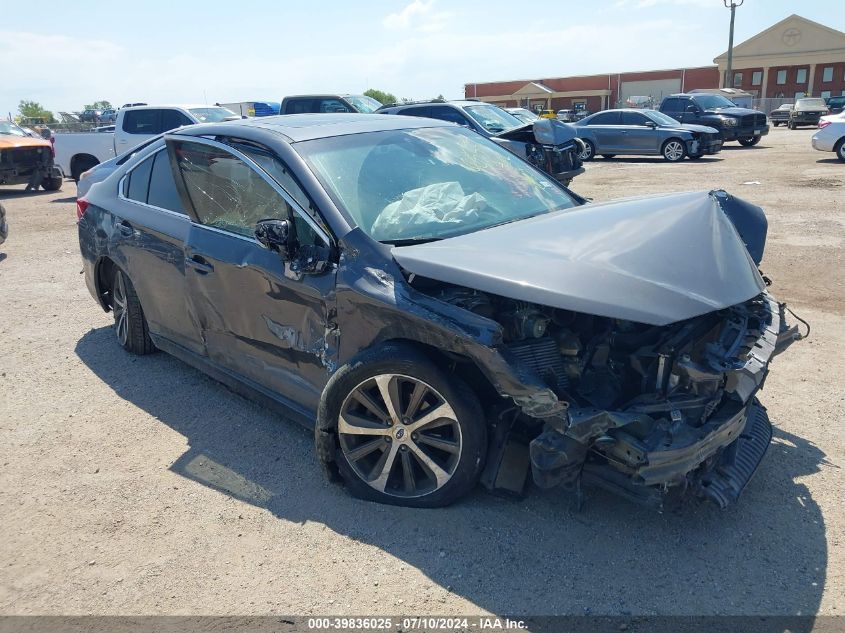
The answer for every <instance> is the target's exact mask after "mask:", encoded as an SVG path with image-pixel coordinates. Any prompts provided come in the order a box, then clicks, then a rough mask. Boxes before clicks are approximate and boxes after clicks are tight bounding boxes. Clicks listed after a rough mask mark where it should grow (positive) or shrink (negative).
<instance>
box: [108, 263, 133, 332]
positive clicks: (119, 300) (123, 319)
mask: <svg viewBox="0 0 845 633" xmlns="http://www.w3.org/2000/svg"><path fill="white" fill-rule="evenodd" d="M112 310H113V311H114V324H115V325H114V328H115V334H117V340H118V341H119V342H120V344H121V345H124V346H125V345H126V341H127V340H128V339H129V312H128V311H127V309H126V282H125V281H124V279H123V273H122V272H118V273H117V275H115V284H114V290H113V291H112Z"/></svg>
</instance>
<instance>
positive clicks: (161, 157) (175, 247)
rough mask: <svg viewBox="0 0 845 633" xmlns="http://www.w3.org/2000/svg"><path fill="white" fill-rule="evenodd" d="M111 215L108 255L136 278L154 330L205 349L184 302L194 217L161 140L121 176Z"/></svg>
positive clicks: (197, 350)
mask: <svg viewBox="0 0 845 633" xmlns="http://www.w3.org/2000/svg"><path fill="white" fill-rule="evenodd" d="M113 215H114V217H115V223H116V226H115V229H116V230H115V242H114V243H112V244H111V245H110V253H111V255H112V256H113V257H114V258H115V259H116V260H117V261H118V265H119V266H121V267H122V268H123V269H124V270H125V271H126V272H127V274H128V275H129V278H130V279H131V280H132V284H133V285H134V286H135V290H136V291H137V293H138V297H139V298H140V300H141V305H142V306H143V308H144V315H145V316H146V319H147V323H148V325H149V327H150V331H151V332H152V333H153V334H156V335H159V336H163V337H165V338H167V339H169V340H171V341H173V342H175V343H178V344H179V345H181V346H182V347H185V348H187V349H190V350H191V351H193V352H195V353H203V346H202V344H201V341H200V338H199V332H198V331H197V329H196V327H195V326H194V323H193V322H192V321H191V319H190V318H189V316H188V308H187V302H186V287H185V263H184V262H185V254H184V250H183V249H184V243H185V240H186V239H187V237H188V230H189V228H190V226H191V220H190V218H189V217H188V215H187V213H186V212H185V209H184V207H183V206H182V201H181V199H180V197H179V195H178V193H177V190H176V186H175V183H174V180H173V173H172V171H171V169H170V161H169V158H168V155H167V151H166V149H165V147H164V145H163V144H162V146H161V148H159V150H158V151H156V152H154V153H153V154H151V155H150V156H149V157H147V158H145V159H144V160H142V161H140V162H139V163H138V164H137V165H135V166H134V167H133V168H132V169H131V170H130V171H129V172H127V174H126V175H125V176H124V177H123V178H122V179H121V181H120V184H119V191H118V201H117V204H116V205H115V209H114V211H113Z"/></svg>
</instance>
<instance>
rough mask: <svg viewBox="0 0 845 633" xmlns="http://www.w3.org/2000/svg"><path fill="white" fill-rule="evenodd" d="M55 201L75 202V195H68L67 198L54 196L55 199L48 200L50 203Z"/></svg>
mask: <svg viewBox="0 0 845 633" xmlns="http://www.w3.org/2000/svg"><path fill="white" fill-rule="evenodd" d="M55 202H62V203H65V204H66V203H68V202H76V196H68V197H67V198H56V199H55V200H50V203H51V204H53V203H55Z"/></svg>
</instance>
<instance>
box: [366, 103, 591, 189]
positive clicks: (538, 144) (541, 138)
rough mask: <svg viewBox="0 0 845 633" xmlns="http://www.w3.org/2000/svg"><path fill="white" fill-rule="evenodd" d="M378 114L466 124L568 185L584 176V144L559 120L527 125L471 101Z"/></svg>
mask: <svg viewBox="0 0 845 633" xmlns="http://www.w3.org/2000/svg"><path fill="white" fill-rule="evenodd" d="M378 112H379V113H381V114H401V115H406V116H416V117H428V118H432V119H439V120H441V121H449V122H451V123H457V124H458V125H463V126H464V127H468V128H470V129H471V130H475V131H476V132H478V133H479V134H481V135H482V136H486V137H487V138H489V139H491V140H493V141H494V142H496V143H499V144H500V145H502V146H504V147H505V148H506V149H508V150H510V151H511V152H513V153H514V154H516V155H517V156H520V157H521V158H524V159H526V160H528V161H529V162H530V163H532V164H533V165H535V166H536V167H538V168H540V169H542V170H543V171H545V172H547V173H550V174H552V175H554V177H555V178H557V180H558V181H559V182H561V183H562V184H564V185H566V186H568V185H569V184H570V183H571V182H572V179H573V178H575V177H576V176H577V175H579V174H582V173H584V168H583V167H582V166H581V159H580V158H579V155H580V154H581V151H582V150H583V144H582V143H581V141H579V140H578V139H577V138H576V135H575V130H574V129H573V128H571V127H570V126H567V125H566V124H564V123H561V122H560V121H558V120H557V119H544V118H542V117H540V118H538V119H537V120H536V121H534V122H533V123H525V122H524V121H522V120H520V119H518V118H516V117H515V116H513V115H511V114H509V113H508V112H506V111H505V110H503V109H502V108H500V107H499V106H497V105H493V104H491V103H484V102H482V101H470V100H467V101H418V102H415V103H405V104H402V105H398V106H383V107H382V108H380V109H379V110H378Z"/></svg>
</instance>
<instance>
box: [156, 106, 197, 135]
mask: <svg viewBox="0 0 845 633" xmlns="http://www.w3.org/2000/svg"><path fill="white" fill-rule="evenodd" d="M193 124H194V122H193V121H191V119H189V118H188V117H186V116H185V115H184V114H182V113H181V112H179V110H162V111H161V130H159V132H168V131H170V130H175V129H176V128H177V127H182V126H183V125H193Z"/></svg>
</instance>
